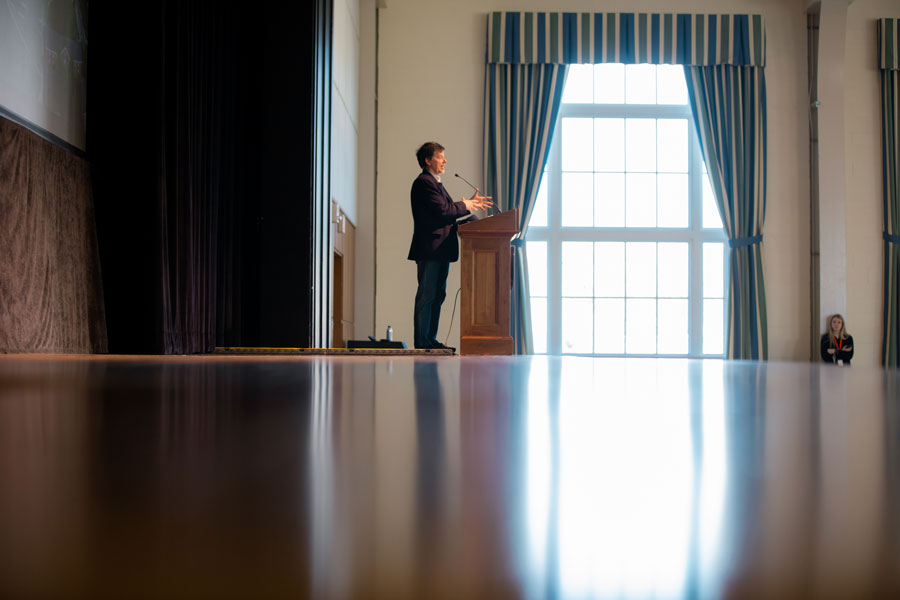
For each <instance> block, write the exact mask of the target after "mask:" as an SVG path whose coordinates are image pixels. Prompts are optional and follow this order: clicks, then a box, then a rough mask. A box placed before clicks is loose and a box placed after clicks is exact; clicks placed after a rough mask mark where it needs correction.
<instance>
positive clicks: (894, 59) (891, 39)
mask: <svg viewBox="0 0 900 600" xmlns="http://www.w3.org/2000/svg"><path fill="white" fill-rule="evenodd" d="M898 38H900V19H878V66H879V67H880V68H881V69H883V70H885V71H898V70H900V49H898V43H897V39H898Z"/></svg>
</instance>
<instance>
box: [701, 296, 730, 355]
mask: <svg viewBox="0 0 900 600" xmlns="http://www.w3.org/2000/svg"><path fill="white" fill-rule="evenodd" d="M723 306H724V301H723V300H719V299H705V300H703V354H723V353H724V352H725V314H724V312H723Z"/></svg>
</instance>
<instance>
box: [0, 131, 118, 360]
mask: <svg viewBox="0 0 900 600" xmlns="http://www.w3.org/2000/svg"><path fill="white" fill-rule="evenodd" d="M106 349H107V338H106V317H105V312H104V306H103V286H102V283H101V279H100V258H99V253H98V249H97V227H96V221H95V219H94V205H93V200H92V198H91V177H90V167H89V165H88V163H87V161H86V160H84V159H83V158H80V157H78V156H76V155H74V154H72V153H70V152H68V151H66V150H64V149H63V148H61V147H59V146H57V145H55V144H52V143H50V142H48V141H46V140H44V139H42V138H41V137H39V136H37V135H36V134H34V133H32V132H31V131H29V130H27V129H25V128H24V127H22V126H21V125H18V124H16V123H13V122H12V121H9V120H7V119H5V118H2V117H0V352H2V353H11V352H45V353H47V352H62V353H96V352H106Z"/></svg>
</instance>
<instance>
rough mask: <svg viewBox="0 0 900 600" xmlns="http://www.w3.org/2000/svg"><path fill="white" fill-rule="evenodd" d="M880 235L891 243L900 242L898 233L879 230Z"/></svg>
mask: <svg viewBox="0 0 900 600" xmlns="http://www.w3.org/2000/svg"><path fill="white" fill-rule="evenodd" d="M881 235H882V237H884V241H886V242H890V243H892V244H900V235H892V234H890V233H888V232H887V231H882V232H881Z"/></svg>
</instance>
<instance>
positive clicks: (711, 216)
mask: <svg viewBox="0 0 900 600" xmlns="http://www.w3.org/2000/svg"><path fill="white" fill-rule="evenodd" d="M703 226H704V227H712V228H713V229H722V217H720V216H719V209H718V208H716V197H715V195H714V194H713V191H712V186H711V185H710V183H709V176H708V175H704V176H703Z"/></svg>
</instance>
